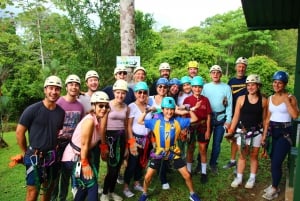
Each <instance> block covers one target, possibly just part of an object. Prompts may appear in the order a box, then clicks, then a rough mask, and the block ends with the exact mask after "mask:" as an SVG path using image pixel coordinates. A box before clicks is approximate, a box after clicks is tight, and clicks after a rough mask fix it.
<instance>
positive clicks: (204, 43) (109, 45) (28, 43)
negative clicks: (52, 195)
mask: <svg viewBox="0 0 300 201" xmlns="http://www.w3.org/2000/svg"><path fill="white" fill-rule="evenodd" d="M5 2H6V3H9V2H10V1H5ZM13 2H15V4H16V5H15V6H18V7H19V8H21V10H22V12H19V13H12V12H8V13H7V14H6V17H1V18H0V30H1V32H0V89H1V91H0V94H1V95H2V96H1V104H0V111H1V114H2V115H4V114H5V115H7V116H8V117H9V118H10V120H11V121H14V120H17V119H18V116H19V115H20V113H21V112H22V111H23V109H24V108H25V107H27V106H28V105H30V104H31V103H33V102H36V101H37V100H40V99H42V98H43V90H42V87H43V82H44V79H45V78H46V77H47V76H49V75H52V74H55V75H58V76H59V77H60V78H62V80H64V79H65V78H66V77H67V75H69V74H77V75H78V76H80V77H81V79H82V90H83V91H84V90H86V89H85V84H84V80H83V79H84V75H85V73H86V72H87V71H88V70H91V69H93V70H96V71H97V72H98V73H99V74H100V88H103V87H104V86H106V85H110V84H112V82H113V81H114V79H113V76H112V75H113V69H114V67H115V66H116V56H120V52H121V47H120V44H121V41H120V40H121V38H120V7H119V1H118V0H111V1H101V4H100V1H94V3H91V2H90V1H72V0H65V1H58V0H51V2H52V4H54V5H55V6H56V7H57V9H60V10H61V11H62V12H54V11H53V10H52V9H49V8H48V7H47V5H48V4H47V3H49V2H50V1H46V0H43V1H41V0H39V1H37V0H35V1H30V2H28V1H26V0H19V1H13ZM6 5H8V4H3V3H1V4H0V6H1V9H3V10H2V13H3V12H5V11H4V9H5V6H6ZM91 15H93V16H96V19H99V20H98V21H97V23H95V20H93V19H92V18H91V17H90V16H91ZM154 24H155V19H154V18H153V16H152V15H150V14H148V13H143V12H141V11H138V10H136V11H135V32H136V55H137V56H140V57H141V65H142V66H143V67H145V68H146V70H147V82H148V83H149V84H151V83H153V82H154V81H155V80H156V79H157V78H158V76H159V74H158V66H159V64H160V63H161V62H168V63H170V65H171V66H172V73H171V77H177V78H181V77H182V76H184V75H186V74H187V69H186V65H187V63H188V61H190V60H196V61H198V62H199V63H200V70H199V75H201V76H202V77H203V78H204V79H205V80H207V81H209V80H210V79H209V68H210V66H212V65H214V64H218V65H220V66H221V67H222V68H223V71H224V76H223V78H222V79H223V81H224V82H227V80H228V79H229V78H230V77H233V76H234V73H235V71H234V66H235V64H234V62H235V60H236V58H238V57H240V56H244V57H247V58H249V65H248V69H247V72H248V74H249V73H256V74H259V75H260V76H261V80H262V83H263V88H262V91H263V93H265V94H266V95H270V94H271V93H272V90H271V89H272V88H271V81H272V75H273V74H274V72H275V71H277V70H285V71H288V72H289V75H290V82H289V85H288V89H289V90H290V91H291V92H293V87H294V80H295V78H294V71H295V63H296V48H297V30H295V29H291V30H264V31H249V30H248V29H247V26H246V22H245V17H244V14H243V11H242V9H237V10H234V11H229V12H227V13H225V14H220V15H214V16H212V17H209V18H206V19H205V20H204V21H203V22H199V26H196V27H191V28H189V29H188V30H186V31H182V30H178V29H175V28H172V27H169V26H165V27H162V28H161V29H160V30H154V29H153V27H154ZM17 32H18V34H17ZM63 94H64V92H63Z"/></svg>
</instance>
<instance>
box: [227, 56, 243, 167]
mask: <svg viewBox="0 0 300 201" xmlns="http://www.w3.org/2000/svg"><path fill="white" fill-rule="evenodd" d="M247 65H248V60H247V58H246V57H239V58H238V59H237V60H236V62H235V71H236V76H235V77H233V78H231V79H230V80H229V81H228V85H229V86H230V87H231V91H232V115H233V114H234V110H235V104H236V101H237V99H238V97H239V96H242V95H245V94H246V92H247V88H246V78H247V76H246V70H247ZM237 151H238V145H237V144H236V140H235V138H233V139H232V142H231V159H230V161H229V162H228V163H227V164H226V165H224V166H223V168H225V169H227V168H231V167H234V166H236V159H235V158H236V154H237Z"/></svg>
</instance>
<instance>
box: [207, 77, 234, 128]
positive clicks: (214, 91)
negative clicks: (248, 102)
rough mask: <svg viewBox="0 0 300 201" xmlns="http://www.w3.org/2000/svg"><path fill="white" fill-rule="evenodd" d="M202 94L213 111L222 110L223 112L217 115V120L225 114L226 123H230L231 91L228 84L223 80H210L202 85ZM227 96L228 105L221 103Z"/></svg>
mask: <svg viewBox="0 0 300 201" xmlns="http://www.w3.org/2000/svg"><path fill="white" fill-rule="evenodd" d="M202 95H203V96H205V97H207V98H208V100H209V102H210V106H211V109H212V111H213V112H222V111H224V110H225V114H222V115H219V116H218V119H217V120H218V121H219V120H221V119H223V118H224V116H225V115H226V123H230V122H231V119H232V92H231V88H230V86H229V85H228V84H225V83H223V82H220V83H214V82H210V83H207V84H205V85H204V87H203V90H202ZM225 97H226V98H227V102H228V105H227V106H226V107H225V106H224V105H223V100H224V98H225Z"/></svg>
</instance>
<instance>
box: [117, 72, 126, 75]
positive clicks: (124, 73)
mask: <svg viewBox="0 0 300 201" xmlns="http://www.w3.org/2000/svg"><path fill="white" fill-rule="evenodd" d="M122 74H123V75H127V71H120V72H118V75H122Z"/></svg>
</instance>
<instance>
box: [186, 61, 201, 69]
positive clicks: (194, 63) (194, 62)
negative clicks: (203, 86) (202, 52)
mask: <svg viewBox="0 0 300 201" xmlns="http://www.w3.org/2000/svg"><path fill="white" fill-rule="evenodd" d="M187 68H188V69H189V68H197V69H198V68H199V63H198V62H197V61H190V62H189V63H188V65H187Z"/></svg>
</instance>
